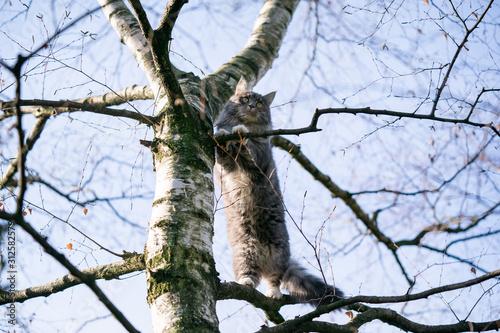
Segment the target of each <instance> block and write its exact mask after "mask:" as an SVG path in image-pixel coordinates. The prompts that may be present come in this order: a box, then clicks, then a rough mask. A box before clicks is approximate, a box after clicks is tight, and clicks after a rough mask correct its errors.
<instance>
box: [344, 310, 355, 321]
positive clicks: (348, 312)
mask: <svg viewBox="0 0 500 333" xmlns="http://www.w3.org/2000/svg"><path fill="white" fill-rule="evenodd" d="M345 314H346V315H347V317H349V319H350V320H352V318H354V314H353V313H352V311H347V312H346V313H345Z"/></svg>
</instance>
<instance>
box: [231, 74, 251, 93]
mask: <svg viewBox="0 0 500 333" xmlns="http://www.w3.org/2000/svg"><path fill="white" fill-rule="evenodd" d="M245 91H248V83H247V80H245V78H244V77H243V76H242V77H241V79H240V82H238V85H237V86H236V92H235V93H234V94H235V95H237V94H238V93H240V94H241V93H243V92H245Z"/></svg>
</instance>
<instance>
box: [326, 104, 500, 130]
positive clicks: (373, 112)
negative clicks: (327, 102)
mask: <svg viewBox="0 0 500 333" xmlns="http://www.w3.org/2000/svg"><path fill="white" fill-rule="evenodd" d="M316 112H318V113H319V114H320V115H323V114H328V113H337V114H341V113H349V114H354V115H357V114H369V115H374V116H382V115H383V116H391V117H398V118H412V119H423V120H433V121H439V122H444V123H453V124H465V125H470V126H475V127H488V128H491V129H492V130H493V132H495V134H496V135H498V136H500V131H499V130H498V129H497V128H496V126H499V125H500V124H496V125H495V124H493V122H491V123H488V124H486V123H477V122H473V121H470V120H469V116H468V117H467V118H465V119H452V118H442V117H436V116H435V115H434V114H417V113H408V112H398V111H389V110H376V109H371V108H369V107H366V108H327V109H320V110H319V109H316Z"/></svg>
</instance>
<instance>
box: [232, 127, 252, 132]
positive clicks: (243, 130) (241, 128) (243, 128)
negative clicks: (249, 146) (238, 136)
mask: <svg viewBox="0 0 500 333" xmlns="http://www.w3.org/2000/svg"><path fill="white" fill-rule="evenodd" d="M232 131H233V133H248V132H250V131H249V130H248V128H247V127H246V126H245V125H236V126H234V127H233V129H232Z"/></svg>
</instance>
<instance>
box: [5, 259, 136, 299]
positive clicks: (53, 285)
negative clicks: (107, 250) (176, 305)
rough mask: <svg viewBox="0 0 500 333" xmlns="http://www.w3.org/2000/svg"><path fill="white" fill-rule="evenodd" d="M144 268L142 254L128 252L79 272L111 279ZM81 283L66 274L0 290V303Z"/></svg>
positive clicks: (51, 292) (53, 292) (93, 276)
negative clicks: (49, 280)
mask: <svg viewBox="0 0 500 333" xmlns="http://www.w3.org/2000/svg"><path fill="white" fill-rule="evenodd" d="M144 268H145V264H144V255H142V254H135V253H134V254H129V257H128V258H126V259H125V260H121V261H118V262H115V263H112V264H107V265H102V266H97V267H92V268H89V269H85V270H83V271H81V272H82V274H85V275H86V276H87V277H88V278H89V279H93V280H99V279H104V280H112V279H116V278H118V277H120V276H121V275H124V274H127V273H132V272H136V271H140V270H143V269H144ZM82 283H83V282H82V280H80V279H79V278H77V277H76V276H74V275H71V274H68V275H65V276H63V277H61V278H59V279H57V280H55V281H52V282H49V283H46V284H42V285H39V286H36V287H30V288H26V289H24V290H19V291H15V292H4V291H1V292H0V305H2V304H7V303H12V302H17V303H22V302H24V301H26V300H29V299H32V298H36V297H47V296H50V295H52V294H55V293H58V292H61V291H64V290H66V289H68V288H71V287H73V286H77V285H79V284H82Z"/></svg>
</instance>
